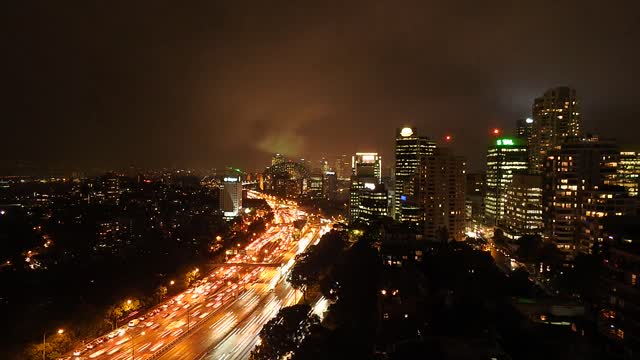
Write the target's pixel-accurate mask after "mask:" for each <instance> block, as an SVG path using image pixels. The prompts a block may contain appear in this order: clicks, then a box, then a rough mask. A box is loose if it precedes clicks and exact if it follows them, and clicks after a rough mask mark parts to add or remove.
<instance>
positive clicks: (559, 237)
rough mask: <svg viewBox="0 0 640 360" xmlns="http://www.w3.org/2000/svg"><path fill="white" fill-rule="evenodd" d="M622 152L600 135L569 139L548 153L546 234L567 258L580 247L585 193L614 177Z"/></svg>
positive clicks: (544, 185)
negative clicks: (600, 138)
mask: <svg viewBox="0 0 640 360" xmlns="http://www.w3.org/2000/svg"><path fill="white" fill-rule="evenodd" d="M619 155H620V152H619V151H618V147H617V145H616V144H615V143H613V142H609V141H601V140H598V138H597V137H590V138H582V139H575V140H570V141H568V142H565V143H564V144H562V146H560V148H559V149H557V150H554V151H552V152H550V153H549V154H548V155H547V160H546V162H545V166H544V173H543V193H542V196H543V198H542V204H543V209H542V211H543V212H542V215H543V216H542V217H543V221H544V228H545V233H544V236H545V240H548V241H551V242H552V243H554V244H555V245H556V247H557V248H558V249H559V250H561V251H562V252H563V253H564V254H565V256H566V257H567V259H571V258H573V256H575V253H576V250H578V248H577V245H578V240H579V237H580V216H581V214H582V206H583V204H584V198H583V197H584V192H585V190H592V189H593V187H594V186H597V185H601V184H604V183H609V182H610V181H612V180H613V179H614V177H615V174H616V167H617V162H618V157H619Z"/></svg>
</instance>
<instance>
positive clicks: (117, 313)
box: [104, 298, 142, 329]
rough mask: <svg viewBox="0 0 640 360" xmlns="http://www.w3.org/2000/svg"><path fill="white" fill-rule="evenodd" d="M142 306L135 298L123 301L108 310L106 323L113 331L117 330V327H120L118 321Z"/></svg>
mask: <svg viewBox="0 0 640 360" xmlns="http://www.w3.org/2000/svg"><path fill="white" fill-rule="evenodd" d="M141 305H142V304H141V303H140V300H138V299H135V298H131V299H125V300H122V301H120V302H118V303H116V304H114V305H111V306H110V307H109V308H107V311H106V312H105V317H104V321H106V322H107V323H108V324H109V325H111V326H112V328H113V329H115V328H116V327H118V320H120V319H121V318H122V317H123V316H125V315H127V314H128V313H130V312H131V311H134V310H137V309H139V308H140V306H141Z"/></svg>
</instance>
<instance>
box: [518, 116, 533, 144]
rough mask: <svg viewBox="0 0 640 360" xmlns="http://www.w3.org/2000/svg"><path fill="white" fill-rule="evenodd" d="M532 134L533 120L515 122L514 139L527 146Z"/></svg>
mask: <svg viewBox="0 0 640 360" xmlns="http://www.w3.org/2000/svg"><path fill="white" fill-rule="evenodd" d="M532 133H533V119H532V118H526V119H518V120H517V121H516V137H517V138H518V139H520V140H522V141H524V142H525V144H527V145H529V143H530V142H531V134H532Z"/></svg>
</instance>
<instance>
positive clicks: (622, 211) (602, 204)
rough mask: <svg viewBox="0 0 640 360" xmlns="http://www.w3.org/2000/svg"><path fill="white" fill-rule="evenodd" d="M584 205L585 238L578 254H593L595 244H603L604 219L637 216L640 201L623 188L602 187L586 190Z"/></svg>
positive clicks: (582, 239)
mask: <svg viewBox="0 0 640 360" xmlns="http://www.w3.org/2000/svg"><path fill="white" fill-rule="evenodd" d="M583 199H584V202H583V205H582V217H581V219H580V220H581V222H582V224H581V225H582V231H583V236H582V238H581V239H580V243H579V244H578V249H577V250H578V252H581V253H584V254H591V253H592V250H593V245H594V244H600V245H601V244H602V243H603V241H604V235H603V230H604V227H603V221H602V220H603V218H605V217H609V216H635V215H636V212H637V208H638V200H637V198H635V197H631V196H629V194H628V193H627V189H625V188H624V187H623V186H616V185H600V186H594V187H593V189H592V190H585V191H584V196H583Z"/></svg>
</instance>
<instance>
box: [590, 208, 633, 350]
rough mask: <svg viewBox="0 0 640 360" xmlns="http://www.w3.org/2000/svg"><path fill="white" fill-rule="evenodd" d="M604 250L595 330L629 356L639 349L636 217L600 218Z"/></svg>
mask: <svg viewBox="0 0 640 360" xmlns="http://www.w3.org/2000/svg"><path fill="white" fill-rule="evenodd" d="M603 222H604V236H603V237H604V239H605V242H606V243H607V246H606V248H607V251H606V252H604V253H603V254H602V255H603V256H604V259H603V261H602V264H603V270H604V271H602V277H601V279H600V280H601V281H600V284H599V286H598V287H597V289H598V290H599V295H600V298H599V299H598V300H600V301H599V303H600V304H601V309H600V311H599V312H598V315H597V318H596V319H595V322H596V325H597V329H598V332H600V333H601V334H603V335H604V336H606V337H608V338H609V339H612V340H614V341H616V343H617V344H619V345H622V346H623V347H624V351H625V353H626V354H629V355H630V356H629V357H627V358H629V359H633V358H635V356H631V355H632V354H637V353H639V352H640V307H638V306H637V304H640V271H639V269H640V228H639V226H638V224H640V218H638V217H624V218H620V217H609V218H605V219H603Z"/></svg>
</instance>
